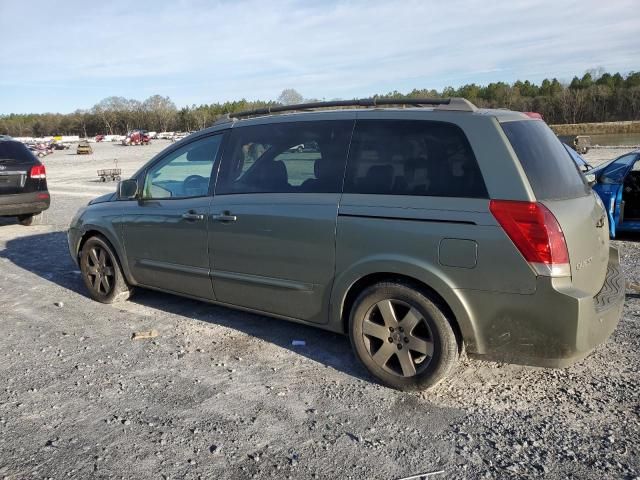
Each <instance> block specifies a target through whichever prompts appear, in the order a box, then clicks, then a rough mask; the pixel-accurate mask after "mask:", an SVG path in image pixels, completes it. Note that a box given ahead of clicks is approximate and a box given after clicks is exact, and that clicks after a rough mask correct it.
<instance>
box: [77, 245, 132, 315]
mask: <svg viewBox="0 0 640 480" xmlns="http://www.w3.org/2000/svg"><path fill="white" fill-rule="evenodd" d="M80 272H81V274H82V280H83V281H84V284H85V286H86V287H87V290H89V296H90V297H91V298H93V299H94V300H96V301H98V302H101V303H117V302H124V301H125V300H127V299H128V298H129V297H130V295H131V293H132V289H131V287H130V286H129V285H128V284H127V281H126V280H125V278H124V275H123V274H122V268H121V267H120V263H119V262H118V257H117V256H116V254H115V252H114V250H113V248H112V247H111V245H110V244H109V242H107V241H106V239H104V238H103V237H101V236H94V237H91V238H89V239H88V240H87V241H86V242H85V244H84V245H83V246H82V251H81V252H80Z"/></svg>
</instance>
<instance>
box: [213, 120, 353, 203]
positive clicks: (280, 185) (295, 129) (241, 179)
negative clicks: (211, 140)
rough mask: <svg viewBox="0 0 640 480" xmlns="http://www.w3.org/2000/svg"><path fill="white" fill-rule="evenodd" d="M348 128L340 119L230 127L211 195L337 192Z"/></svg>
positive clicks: (342, 167)
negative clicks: (213, 191)
mask: <svg viewBox="0 0 640 480" xmlns="http://www.w3.org/2000/svg"><path fill="white" fill-rule="evenodd" d="M352 130H353V121H343V120H327V121H313V122H295V123H270V124H265V125H254V126H247V127H236V128H233V129H232V131H231V138H230V141H229V146H228V147H227V148H226V149H225V153H224V155H223V159H222V164H221V165H220V173H219V175H218V181H217V184H216V194H217V195H221V194H222V195H224V194H234V193H287V192H291V193H338V192H340V190H341V188H342V181H343V179H344V169H345V164H346V161H347V150H348V148H349V139H350V137H351V132H352Z"/></svg>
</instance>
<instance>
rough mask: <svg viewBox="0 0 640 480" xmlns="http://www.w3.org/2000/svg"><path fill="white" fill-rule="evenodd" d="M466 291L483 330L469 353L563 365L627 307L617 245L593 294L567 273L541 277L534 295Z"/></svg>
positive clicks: (607, 330) (598, 339)
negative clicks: (573, 282) (565, 276)
mask: <svg viewBox="0 0 640 480" xmlns="http://www.w3.org/2000/svg"><path fill="white" fill-rule="evenodd" d="M461 293H463V292H461ZM463 295H464V297H465V299H466V300H467V302H468V305H469V307H470V309H471V311H472V312H473V317H474V318H475V319H476V325H477V329H476V332H479V333H477V337H478V338H477V342H476V345H477V351H475V352H469V356H471V357H476V358H479V359H483V360H495V361H501V362H507V363H516V364H521V365H531V366H540V367H558V368H562V367H566V366H569V365H571V364H573V363H575V362H577V361H578V360H581V359H582V358H584V357H586V356H587V355H588V354H589V353H590V352H591V351H592V350H593V349H594V348H595V347H596V346H598V345H599V344H601V343H603V342H604V341H605V340H606V339H607V338H608V337H609V336H610V335H611V333H612V332H613V331H614V330H615V328H616V326H617V325H618V322H619V320H620V317H621V316H622V309H623V307H624V295H625V281H624V275H623V273H622V270H621V268H620V261H619V257H618V251H617V250H616V249H615V248H610V250H609V265H608V268H607V277H606V279H605V282H604V285H603V286H602V289H601V290H600V292H598V294H597V295H596V296H595V297H594V296H590V295H588V294H586V293H585V292H582V291H579V290H576V289H575V288H573V287H571V283H570V280H569V279H551V278H548V277H538V281H537V289H536V293H535V294H533V295H513V294H499V293H498V294H493V293H489V294H488V293H486V292H478V291H464V293H463Z"/></svg>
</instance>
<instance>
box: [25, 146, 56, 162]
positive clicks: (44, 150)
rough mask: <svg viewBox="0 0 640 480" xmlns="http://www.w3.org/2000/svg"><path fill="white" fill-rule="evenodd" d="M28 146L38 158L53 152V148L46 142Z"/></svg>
mask: <svg viewBox="0 0 640 480" xmlns="http://www.w3.org/2000/svg"><path fill="white" fill-rule="evenodd" d="M27 148H28V149H29V150H31V151H32V152H33V154H34V155H35V156H36V157H38V158H43V157H46V156H47V155H51V154H52V153H53V148H52V147H51V146H49V145H45V144H44V143H36V144H29V145H27Z"/></svg>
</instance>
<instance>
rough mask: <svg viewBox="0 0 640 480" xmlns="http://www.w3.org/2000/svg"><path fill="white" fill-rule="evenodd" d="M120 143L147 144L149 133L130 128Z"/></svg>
mask: <svg viewBox="0 0 640 480" xmlns="http://www.w3.org/2000/svg"><path fill="white" fill-rule="evenodd" d="M122 145H149V134H148V133H147V131H146V130H131V131H130V132H129V133H127V136H126V137H125V139H124V140H122Z"/></svg>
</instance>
